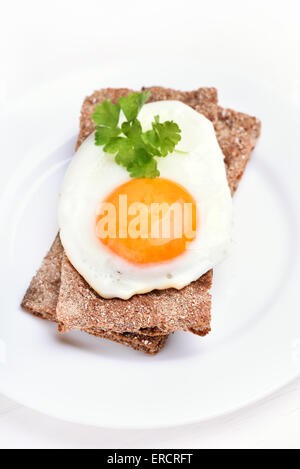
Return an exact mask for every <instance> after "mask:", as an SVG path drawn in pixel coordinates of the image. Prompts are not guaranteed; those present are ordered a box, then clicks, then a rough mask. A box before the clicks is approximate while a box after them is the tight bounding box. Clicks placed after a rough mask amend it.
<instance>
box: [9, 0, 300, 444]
mask: <svg viewBox="0 0 300 469" xmlns="http://www.w3.org/2000/svg"><path fill="white" fill-rule="evenodd" d="M297 3H298V2H297V1H291V0H288V1H284V2H283V1H274V0H273V1H267V0H260V1H255V0H252V1H241V0H235V1H234V0H231V1H229V0H227V1H226V2H224V1H211V0H210V1H208V0H206V1H192V0H185V1H178V0H173V1H169V0H163V1H162V0H160V1H157V0H152V1H151V2H150V1H149V2H146V1H144V0H140V1H136V0H128V1H117V0H115V1H114V0H111V1H110V2H107V1H106V2H102V1H101V0H98V1H89V0H86V1H85V2H79V1H75V0H73V1H72V2H69V1H63V0H60V1H53V0H52V1H51V2H50V1H48V2H46V1H44V2H41V1H32V0H27V1H26V2H23V1H13V0H11V1H9V2H3V1H2V4H1V17H0V54H1V57H0V59H1V60H0V67H1V73H0V105H2V106H4V105H5V104H6V103H7V102H9V100H11V99H17V98H18V96H21V95H23V94H24V93H26V92H28V91H30V89H34V88H35V87H36V86H38V85H39V84H42V83H45V82H48V81H51V80H54V79H59V78H60V77H62V76H64V75H65V74H66V73H68V74H69V73H70V72H71V73H74V74H76V73H78V72H80V70H82V69H84V68H89V67H93V66H95V65H96V66H101V64H102V63H103V64H105V63H109V62H110V63H117V61H118V58H122V59H124V58H127V57H128V64H129V65H128V66H134V67H139V57H141V56H143V57H144V58H145V57H149V68H151V69H152V70H153V69H155V66H156V60H158V58H159V59H160V60H161V58H162V57H164V58H165V63H166V68H169V69H170V86H173V83H176V69H177V68H179V67H184V63H185V60H187V56H188V57H193V60H195V64H196V63H197V73H198V75H197V76H196V77H195V78H193V80H192V81H194V82H195V83H196V82H197V83H198V85H199V86H201V85H218V76H217V75H218V73H217V71H218V69H220V70H222V71H223V73H224V70H225V72H227V71H228V72H229V71H230V69H231V68H235V69H236V64H237V63H238V64H239V66H240V70H241V74H244V75H249V77H251V75H252V74H255V75H256V76H257V75H260V76H261V80H262V81H264V82H265V83H267V84H269V86H270V87H276V88H277V89H279V90H280V91H281V92H282V95H283V97H284V95H288V97H289V99H290V98H291V97H292V98H293V99H295V100H299V98H300V93H299V88H300V86H299V85H300V75H299V52H300V34H299V8H298V6H297ZM208 63H211V64H212V67H211V70H213V71H214V72H213V73H214V74H213V75H212V72H211V71H210V69H209V67H208V66H207V64H208ZM201 64H206V65H205V67H203V68H202V69H201ZM199 67H200V68H199ZM195 70H196V68H195ZM199 70H201V76H199ZM188 78H189V80H187V81H188V82H189V83H190V82H191V80H190V77H188ZM145 84H149V83H147V71H146V70H145ZM150 84H153V83H150ZM157 84H159V83H157ZM108 85H109V83H108ZM113 85H115V86H117V85H119V86H122V85H123V83H122V69H121V68H120V71H119V77H116V79H115V83H113ZM90 91H92V90H87V93H89V92H90ZM222 93H224V95H225V96H226V90H221V95H222ZM225 104H226V105H229V104H230V105H232V106H233V107H234V106H235V105H237V104H236V103H227V102H226V103H225ZM276 111H277V112H280V109H278V110H276ZM16 136H17V129H16ZM1 158H5V155H1ZM299 391H300V381H298V382H297V381H296V382H294V383H292V384H290V385H289V386H287V387H286V388H284V389H282V390H281V391H279V392H277V393H276V395H274V396H270V397H269V398H268V399H266V400H265V401H263V402H261V403H259V404H257V405H255V406H253V407H251V408H248V409H244V410H242V411H239V412H238V413H236V414H233V415H230V416H228V417H226V418H222V419H220V420H218V421H211V422H207V423H202V424H199V425H196V426H192V427H185V428H177V429H170V430H156V431H145V432H143V431H142V432H141V431H139V432H134V431H127V432H121V431H113V430H109V431H107V430H101V429H94V428H88V427H83V426H79V425H74V424H69V423H64V422H60V421H57V420H54V419H51V418H48V417H46V416H43V415H39V414H37V413H35V412H33V411H31V410H29V409H25V408H22V407H20V406H18V405H16V404H14V403H13V402H11V401H8V400H7V399H6V398H4V397H0V447H3V448H8V447H12V448H18V447H25V448H29V447H33V448H37V447H52V448H53V447H74V448H76V447H84V448H87V447H98V448H101V447H170V448H172V447H174V448H175V447H195V448H206V447H212V448H215V447H225V448H229V447H234V448H235V447H236V448H238V447H244V448H249V447H250V448H254V447H272V448H276V447H285V448H292V447H297V448H299V447H300V436H299V435H300V392H299Z"/></svg>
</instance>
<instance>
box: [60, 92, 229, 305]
mask: <svg viewBox="0 0 300 469" xmlns="http://www.w3.org/2000/svg"><path fill="white" fill-rule="evenodd" d="M156 115H159V116H160V122H164V121H166V120H169V121H170V120H172V121H174V122H176V123H177V124H178V126H179V127H180V129H181V141H180V142H179V143H178V145H177V146H176V151H174V152H173V153H172V154H169V155H168V156H166V157H164V158H157V161H158V169H159V171H160V177H158V178H154V179H147V178H139V179H132V178H130V176H129V174H128V172H127V170H126V169H125V168H123V167H121V166H119V165H117V164H116V162H115V161H114V155H110V154H107V153H104V152H103V150H102V148H101V147H99V146H96V145H95V144H94V134H91V135H90V136H89V137H88V138H87V139H86V140H85V141H84V142H83V143H82V145H81V146H80V148H79V149H78V150H77V152H76V153H75V156H74V158H73V159H72V161H71V163H70V165H69V167H68V169H67V172H66V175H65V178H64V181H63V184H62V188H61V193H60V200H59V216H58V218H59V228H60V237H61V241H62V244H63V247H64V249H65V251H66V254H67V256H68V258H69V260H70V262H71V263H72V265H73V266H74V267H75V268H76V270H77V271H78V272H79V273H80V274H81V275H82V277H83V278H84V279H85V280H86V281H87V283H88V284H89V285H90V286H91V287H92V288H93V289H94V290H95V291H96V292H97V293H98V294H99V295H101V296H102V297H104V298H114V297H117V298H122V299H128V298H130V297H131V296H132V295H134V294H138V293H146V292H149V291H151V290H154V289H166V288H171V287H173V288H176V289H181V288H183V287H185V286H186V285H188V284H189V283H191V282H193V281H194V280H197V279H198V278H199V277H201V276H202V275H203V274H204V273H206V272H207V271H208V270H209V269H211V268H212V267H214V266H216V265H217V264H218V263H220V262H221V261H222V260H223V259H224V258H225V257H226V256H227V254H228V252H229V249H230V244H231V230H232V199H231V195H230V190H229V187H228V182H227V178H226V172H225V165H224V156H223V154H222V151H221V149H220V147H219V145H218V142H217V139H216V135H215V131H214V128H213V125H212V123H211V122H210V121H209V120H208V119H206V118H205V117H204V116H203V115H202V114H199V113H198V112H196V111H194V110H193V109H192V108H191V107H189V106H187V105H185V104H183V103H182V102H179V101H158V102H154V103H149V104H146V105H144V106H143V108H142V110H141V112H140V114H139V120H140V122H141V124H142V128H143V130H144V131H145V130H149V129H151V122H153V120H154V116H156ZM168 228H169V229H168Z"/></svg>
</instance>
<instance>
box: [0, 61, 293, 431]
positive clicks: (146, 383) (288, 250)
mask: <svg viewBox="0 0 300 469" xmlns="http://www.w3.org/2000/svg"><path fill="white" fill-rule="evenodd" d="M127 65H128V64H127ZM156 65H157V67H156V68H155V70H153V67H149V69H148V70H147V71H145V70H146V68H147V65H145V66H144V68H143V67H141V66H140V67H139V70H143V73H142V72H140V71H139V70H137V69H135V70H134V73H132V72H130V70H132V68H131V67H130V66H127V68H126V66H125V65H124V66H122V64H121V65H120V64H119V63H118V66H116V67H114V66H113V65H112V64H110V65H108V66H107V67H106V68H105V70H104V69H102V70H101V71H99V70H90V71H88V72H85V73H82V74H81V75H78V76H75V77H74V76H72V77H67V78H66V79H63V80H60V81H57V82H55V83H51V84H49V85H47V86H43V87H42V88H40V89H38V90H35V91H34V92H32V93H31V94H30V95H28V96H26V97H25V98H24V99H22V100H20V101H19V102H18V103H12V104H11V105H10V106H9V108H8V109H6V110H5V111H3V112H2V114H1V117H0V126H1V127H0V128H1V129H2V132H3V137H1V139H2V141H1V144H2V145H1V146H2V148H1V153H2V165H3V166H2V170H1V176H0V178H1V180H0V182H1V183H2V187H3V189H2V191H1V192H2V195H1V199H0V216H1V242H0V255H1V265H0V269H1V270H0V275H1V277H0V282H1V283H0V284H1V317H0V340H1V342H0V362H1V364H0V392H2V393H4V394H6V395H7V396H9V397H10V398H13V399H15V400H16V401H18V402H20V403H22V404H25V405H27V406H29V407H32V408H34V409H37V410H39V411H42V412H45V413H47V414H49V415H52V416H56V417H59V418H62V419H66V420H69V421H74V422H80V423H86V424H94V425H97V426H102V427H115V428H150V427H163V426H171V425H177V424H186V423H191V422H197V421H200V420H205V419H209V418H212V417H216V416H219V415H222V414H224V413H228V412H231V411H233V410H236V409H238V408H241V407H242V406H246V405H247V404H249V403H251V402H254V401H256V400H258V399H260V398H262V397H264V396H266V395H267V394H268V393H271V392H273V391H275V390H276V389H278V388H279V387H281V386H282V385H284V384H286V383H287V382H288V381H290V380H292V379H293V378H295V377H296V376H297V375H298V374H299V368H300V363H299V355H300V332H299V331H300V315H299V301H298V290H299V248H298V239H299V211H300V193H299V186H298V187H297V185H298V180H299V174H300V163H299V158H298V157H296V148H298V136H297V134H298V132H296V124H295V123H294V122H293V119H292V118H291V116H293V115H295V116H296V114H293V112H295V111H296V110H293V109H292V102H291V101H289V100H286V99H285V97H284V96H280V95H277V94H276V91H275V90H273V89H272V87H271V86H268V87H265V85H263V83H262V82H261V83H260V82H259V80H257V81H253V79H252V81H249V80H248V79H247V76H246V75H245V76H244V75H242V74H240V75H239V76H237V75H235V76H234V75H233V76H226V75H224V76H220V71H218V73H214V71H213V70H212V69H210V73H209V74H206V75H204V74H202V72H201V76H202V78H203V80H201V81H199V79H198V78H197V76H196V74H195V64H191V65H190V70H189V68H188V66H187V67H185V68H184V73H181V74H180V71H178V73H177V74H176V76H174V74H173V75H172V77H171V78H170V77H169V74H168V70H167V69H166V68H164V67H159V66H158V64H156ZM150 68H151V69H150ZM119 70H127V72H123V75H122V77H121V78H119ZM145 76H146V77H147V83H145V81H144V79H145ZM199 76H200V73H199ZM215 76H217V77H218V78H217V80H214V79H213V77H215ZM187 77H192V78H187ZM204 80H205V81H204ZM148 83H149V84H151V83H160V84H163V85H166V86H168V85H169V86H172V87H178V88H182V89H189V88H190V89H191V88H193V87H196V86H199V85H203V83H211V84H215V85H217V86H218V88H219V89H221V90H222V93H221V95H220V101H221V104H225V105H227V106H228V105H230V106H232V107H234V108H236V109H239V110H241V111H245V112H249V113H252V114H255V115H257V116H259V117H260V118H261V119H262V121H263V132H262V137H261V140H260V142H259V144H258V146H257V149H256V150H255V152H254V154H253V158H252V161H251V163H250V164H249V166H248V169H247V171H246V174H245V177H244V180H243V181H242V183H241V186H240V188H239V190H238V193H237V195H236V197H235V202H234V205H235V231H234V246H233V252H232V256H231V257H230V259H228V260H227V261H226V262H225V263H224V264H222V265H221V266H219V267H218V268H216V269H215V276H214V287H213V321H212V328H213V330H212V333H211V334H210V335H209V336H208V337H205V338H200V337H197V336H195V335H192V334H189V333H176V334H174V335H172V336H171V337H170V338H169V341H168V343H167V346H166V347H165V349H164V350H163V351H162V352H161V353H160V354H159V355H157V356H155V357H151V356H146V355H144V354H142V353H138V352H135V351H133V350H131V349H128V348H125V347H123V346H120V345H118V344H114V343H111V342H109V341H105V340H101V339H97V338H94V337H91V336H88V335H85V334H84V333H80V332H72V333H69V334H67V335H65V336H60V335H58V334H57V333H56V327H55V325H54V324H51V323H48V322H44V321H41V320H39V319H37V318H34V317H31V316H30V315H28V314H26V313H24V312H23V311H22V310H21V309H20V307H19V304H20V302H21V299H22V296H23V295H24V292H25V290H26V288H27V286H28V283H29V281H30V279H31V277H32V275H33V274H34V273H35V271H36V269H37V268H38V267H39V264H40V262H41V260H42V257H43V256H44V254H45V252H46V251H47V249H48V248H49V246H50V243H51V242H52V240H53V238H54V236H55V233H56V229H57V224H56V205H57V195H58V190H59V187H60V182H61V180H62V176H63V174H64V171H65V168H66V165H67V163H68V161H69V159H70V158H71V156H72V153H73V148H74V142H75V138H76V132H77V130H78V129H77V122H78V114H79V109H80V105H81V101H82V99H83V97H84V96H85V95H86V94H87V93H89V92H91V91H92V90H93V89H96V88H100V87H103V86H131V87H133V88H135V87H139V86H141V85H143V84H148ZM278 110H280V112H277V111H278Z"/></svg>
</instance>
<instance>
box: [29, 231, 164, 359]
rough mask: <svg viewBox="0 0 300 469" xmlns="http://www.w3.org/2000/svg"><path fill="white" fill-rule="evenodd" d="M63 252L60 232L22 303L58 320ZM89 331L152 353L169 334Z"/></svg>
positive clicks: (39, 315) (43, 317) (158, 349)
mask: <svg viewBox="0 0 300 469" xmlns="http://www.w3.org/2000/svg"><path fill="white" fill-rule="evenodd" d="M63 252H64V251H63V247H62V245H61V242H60V238H59V235H57V236H56V238H55V240H54V242H53V244H52V246H51V248H50V251H49V252H48V254H47V255H46V256H45V258H44V260H43V262H42V265H41V267H40V269H39V270H38V272H37V274H36V275H35V276H34V277H33V279H32V281H31V283H30V286H29V288H28V290H27V292H26V294H25V296H24V298H23V301H22V305H21V306H22V307H23V308H24V309H25V310H26V311H28V312H30V313H31V314H34V315H35V316H38V317H40V318H42V319H47V320H48V321H54V322H56V305H57V300H58V293H59V288H60V277H61V261H62V257H63ZM86 332H88V333H89V334H93V335H96V336H97V337H102V338H104V339H109V340H112V341H114V342H118V343H120V344H123V345H127V346H128V347H131V348H133V349H135V350H139V351H142V352H146V353H148V354H151V355H153V354H155V353H157V352H159V351H160V350H161V349H162V348H163V346H164V345H165V343H166V341H167V338H168V336H167V335H160V336H156V337H148V336H147V335H145V334H132V333H124V334H118V333H117V332H114V331H101V330H99V329H97V330H93V329H90V330H86Z"/></svg>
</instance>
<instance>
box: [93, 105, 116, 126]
mask: <svg viewBox="0 0 300 469" xmlns="http://www.w3.org/2000/svg"><path fill="white" fill-rule="evenodd" d="M119 117H120V106H119V104H113V103H112V102H111V101H108V100H107V99H105V100H104V101H103V102H102V103H101V104H100V105H98V106H96V108H95V112H94V114H93V116H92V118H93V121H94V122H95V123H96V124H98V125H103V126H105V127H116V126H117V125H118V122H119Z"/></svg>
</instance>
